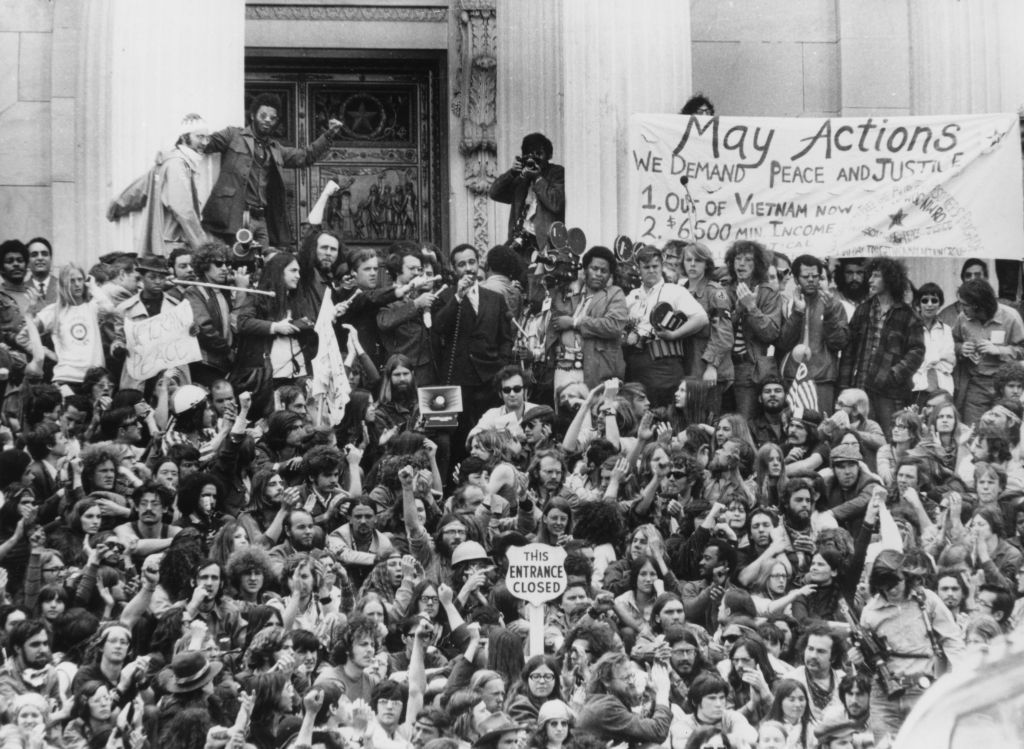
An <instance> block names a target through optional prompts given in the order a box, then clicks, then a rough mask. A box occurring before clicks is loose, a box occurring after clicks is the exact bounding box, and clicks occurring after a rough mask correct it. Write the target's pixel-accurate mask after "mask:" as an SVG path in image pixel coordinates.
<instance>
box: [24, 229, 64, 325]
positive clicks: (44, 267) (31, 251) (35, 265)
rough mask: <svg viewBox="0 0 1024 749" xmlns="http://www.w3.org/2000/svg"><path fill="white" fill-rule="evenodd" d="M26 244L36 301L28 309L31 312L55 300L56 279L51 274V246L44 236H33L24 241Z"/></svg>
mask: <svg viewBox="0 0 1024 749" xmlns="http://www.w3.org/2000/svg"><path fill="white" fill-rule="evenodd" d="M25 244H26V245H27V246H28V270H29V275H30V280H31V284H32V288H33V289H34V290H35V292H36V301H35V303H34V304H33V306H32V309H31V310H30V311H31V312H32V313H33V314H35V313H36V312H38V311H39V310H41V309H42V308H43V307H45V306H46V305H48V304H53V303H54V302H56V301H57V279H56V278H55V277H54V275H53V272H52V271H53V247H52V246H51V245H50V241H49V240H48V239H46V238H44V237H34V238H32V239H30V240H28V242H26V243H25Z"/></svg>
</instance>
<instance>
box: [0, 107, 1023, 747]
mask: <svg viewBox="0 0 1024 749" xmlns="http://www.w3.org/2000/svg"><path fill="white" fill-rule="evenodd" d="M271 105H272V102H270V103H267V102H266V101H264V102H263V103H262V104H259V103H258V104H257V106H255V107H254V111H253V114H254V121H253V130H255V132H256V139H257V148H256V149H255V151H254V152H252V153H248V152H246V151H244V148H245V147H246V146H245V145H244V139H245V138H248V137H251V136H252V131H250V129H249V128H246V129H244V131H243V130H239V129H229V130H231V132H227V131H225V132H224V133H220V134H216V133H215V134H213V135H212V136H210V135H208V134H204V133H199V134H198V135H197V131H196V130H192V131H189V133H187V134H186V135H187V137H186V136H183V138H184V139H185V141H184V145H185V146H188V144H190V143H192V144H194V145H195V146H196V153H201V151H202V150H203V147H204V146H206V145H207V144H209V143H213V144H214V145H215V146H216V147H217V148H221V149H228V148H229V147H230V148H231V149H233V155H234V157H235V158H236V159H237V158H241V157H242V156H244V157H245V158H248V159H250V161H251V162H252V164H255V165H256V166H255V167H254V166H252V164H249V163H246V164H245V165H242V166H239V165H237V164H236V165H235V166H234V167H231V166H227V167H225V171H227V170H229V169H231V168H234V169H236V170H242V172H241V177H239V176H238V175H237V174H236V175H235V179H234V183H233V184H234V185H235V187H237V191H238V192H239V193H247V192H251V195H252V196H254V199H256V200H257V201H259V200H260V199H261V196H262V200H264V201H266V200H267V199H268V198H267V197H266V194H269V192H270V191H271V188H272V187H273V185H274V184H275V179H276V177H275V175H276V174H277V173H276V171H275V170H273V169H270V171H271V179H269V181H268V180H267V179H266V178H265V177H266V175H265V174H264V178H262V179H260V178H257V179H249V178H248V177H249V176H250V175H251V174H254V173H255V174H259V171H260V168H259V164H260V163H263V164H273V163H276V162H275V161H274V160H275V159H280V160H281V164H282V165H285V166H299V165H301V164H302V163H305V162H304V161H303V159H304V158H306V157H305V156H303V155H302V154H296V153H292V152H291V151H287V152H284V153H283V154H282V153H278V152H276V151H275V150H274V149H275V148H278V149H279V148H280V147H279V146H277V145H276V144H275V143H274V142H272V141H270V142H265V144H264V145H262V146H260V145H258V144H259V142H260V125H259V121H258V119H257V118H256V117H255V115H256V114H258V113H260V112H261V111H262V110H266V109H270V110H273V107H272V106H271ZM272 113H273V112H272ZM194 124H195V122H194V121H193V122H192V125H194ZM268 133H269V130H267V131H266V132H263V136H262V137H263V138H266V137H267V134H268ZM200 136H201V137H200ZM535 136H537V134H534V135H533V136H528V138H527V140H526V141H524V144H523V156H522V157H521V158H519V159H517V162H516V165H515V166H514V167H513V168H512V169H511V170H510V171H509V172H508V173H506V174H505V175H502V176H501V177H499V179H498V181H497V182H496V183H495V185H496V186H497V189H495V190H494V191H492V196H493V197H494V198H495V199H496V200H505V201H506V202H510V203H512V205H513V212H512V218H511V219H510V225H509V242H508V243H506V244H501V245H497V246H495V247H492V248H490V249H489V250H488V251H486V252H484V251H481V250H480V249H479V248H476V247H474V246H472V245H467V244H462V245H457V246H455V247H453V248H451V249H450V250H448V249H447V248H440V247H437V246H434V245H429V244H422V243H415V242H412V241H406V240H403V241H398V242H394V243H392V244H390V245H389V246H387V247H384V248H383V249H375V248H366V247H362V246H356V244H355V243H353V246H351V247H347V246H346V244H345V241H346V239H348V240H349V241H351V240H352V238H345V237H340V236H338V235H336V234H335V233H333V232H331V231H329V230H327V229H326V228H324V227H322V226H320V225H317V224H316V223H315V222H311V225H309V226H307V227H303V229H304V230H303V231H302V232H300V234H301V238H300V240H299V242H298V244H297V251H296V252H295V253H294V254H293V253H292V252H291V251H289V247H290V246H289V245H288V244H287V241H288V240H287V238H285V237H284V235H285V234H286V232H284V231H283V230H282V227H281V226H280V225H277V226H275V224H274V223H273V221H270V223H269V225H263V226H262V227H257V231H256V232H255V233H257V234H260V235H261V239H262V241H263V242H264V243H268V244H267V245H265V246H264V247H263V249H262V252H259V253H257V252H256V251H255V246H244V243H236V242H233V241H230V240H232V239H233V237H232V234H233V232H234V231H235V230H236V228H237V227H236V226H235V225H234V224H232V222H235V223H237V222H238V221H241V222H243V223H244V222H250V221H257V222H258V221H259V219H260V218H261V217H262V216H264V215H266V216H268V220H269V219H270V218H271V217H272V216H273V214H274V211H273V210H272V207H271V208H268V207H267V204H266V202H263V203H257V204H247V203H245V202H242V203H241V204H240V205H235V206H233V207H232V206H230V205H228V203H229V202H230V201H227V200H225V201H223V202H222V204H221V206H220V208H218V210H219V211H220V213H219V214H218V216H219V218H218V221H219V223H218V224H217V225H216V226H213V225H211V223H210V222H209V221H203V222H200V220H199V219H198V213H197V214H196V221H195V222H193V224H192V230H193V231H192V234H194V235H196V236H198V237H200V240H201V241H200V240H197V242H196V244H195V245H193V244H190V243H189V242H187V241H178V242H177V243H173V242H172V243H171V244H169V245H168V246H167V247H166V249H167V252H166V254H155V255H154V254H143V255H141V256H135V255H134V254H131V253H114V254H111V255H106V256H104V257H103V258H101V259H100V262H98V263H97V264H95V265H94V266H93V267H91V268H88V269H86V268H82V267H79V266H78V265H76V264H75V263H74V262H66V259H62V258H61V257H60V255H61V251H60V248H59V247H58V248H53V247H51V245H50V243H49V242H48V241H47V240H46V239H43V238H38V237H37V238H35V239H32V240H29V241H27V242H22V241H19V240H8V241H6V242H4V243H3V244H2V245H0V277H2V283H0V330H2V332H3V335H2V339H0V388H2V391H3V397H4V399H3V409H2V418H3V428H2V429H0V446H2V451H0V491H2V495H3V503H2V505H0V581H2V582H0V593H2V595H3V602H2V603H3V605H2V606H0V641H2V646H3V658H4V662H3V665H2V666H0V715H2V716H3V718H4V720H5V724H4V725H3V726H2V727H0V746H2V747H32V748H33V749H36V748H40V747H66V748H67V749H79V748H84V747H107V748H108V749H140V748H141V747H157V746H159V747H161V748H162V749H177V748H178V747H181V748H183V749H184V748H189V749H193V748H198V747H209V748H210V749H214V748H217V747H225V746H228V747H243V746H253V747H257V749H270V748H271V747H295V748H299V747H313V746H323V747H341V748H343V749H356V748H357V747H366V748H367V749H369V748H372V749H409V748H410V747H413V748H415V749H425V748H426V749H465V748H468V747H473V749H514V748H515V747H519V748H520V749H525V747H528V746H529V747H536V749H563V747H564V748H565V749H593V748H596V747H610V746H622V745H628V746H629V747H642V746H644V747H650V746H659V745H660V746H662V747H666V748H667V749H698V748H699V749H732V748H735V749H752V748H754V747H758V748H759V749H780V748H786V749H813V748H815V747H820V748H821V749H847V748H850V747H853V746H855V745H856V746H858V747H867V746H875V745H876V742H877V745H878V746H881V745H883V744H884V743H885V742H887V741H890V740H891V738H892V737H893V736H894V735H895V734H896V733H897V732H898V730H899V728H900V726H901V724H902V722H903V721H904V720H905V718H906V716H907V715H908V713H909V711H910V710H911V708H912V707H913V705H914V704H915V702H916V701H917V699H918V698H919V697H920V696H921V694H923V693H924V691H925V690H927V689H928V688H929V687H930V685H931V684H932V683H933V682H934V681H935V680H936V679H937V678H939V677H940V676H942V675H943V674H944V673H945V672H946V671H948V670H950V669H953V670H955V669H957V668H960V667H961V664H962V663H964V662H965V660H966V659H965V655H966V654H968V653H969V652H970V651H971V650H972V649H984V648H985V647H986V646H987V643H988V642H989V641H991V640H992V639H993V638H996V637H998V636H999V635H1001V634H1004V633H1007V632H1009V631H1010V630H1011V629H1012V628H1014V627H1015V626H1017V625H1018V624H1019V622H1020V620H1021V619H1022V618H1024V597H1022V596H1024V553H1022V550H1024V464H1022V453H1021V446H1020V445H1021V434H1022V413H1024V400H1022V399H1024V323H1022V321H1021V316H1020V313H1019V311H1017V310H1016V309H1014V307H1013V305H1012V303H1008V302H1003V301H1000V300H999V299H997V296H996V293H995V291H994V290H993V287H992V286H991V284H990V282H989V270H990V268H989V264H988V262H986V261H984V260H978V259H972V260H968V261H967V262H965V263H964V264H963V272H962V276H961V279H960V284H959V286H958V289H957V293H956V298H955V299H949V300H947V299H946V298H945V297H944V293H943V290H942V287H941V286H940V285H939V284H937V283H935V282H934V281H935V280H936V279H911V278H908V275H907V271H906V268H905V266H904V264H903V263H902V262H901V261H899V260H897V259H892V258H887V257H877V258H870V259H857V258H845V259H843V260H841V261H839V262H838V263H836V264H832V263H829V262H827V261H824V260H822V259H820V258H817V257H815V256H812V255H801V256H799V257H796V258H793V259H790V258H788V257H786V256H785V255H783V254H780V253H772V252H770V251H769V250H768V249H766V248H765V247H764V246H763V245H761V244H759V243H757V242H751V241H740V242H736V243H734V244H732V245H731V246H730V247H728V248H727V252H726V253H725V255H724V264H723V265H719V264H717V263H716V258H715V255H714V254H713V253H712V251H711V250H709V248H708V247H706V246H704V245H702V244H700V243H698V242H686V241H678V242H676V241H674V242H669V243H668V244H666V245H664V246H662V247H655V246H647V245H638V246H636V247H635V248H632V249H633V250H634V251H633V252H632V253H622V252H616V251H613V250H612V249H609V248H608V247H605V246H602V245H599V244H596V245H593V246H590V247H589V248H586V249H585V251H583V252H582V253H580V254H576V253H575V252H573V251H572V250H567V249H566V244H565V242H563V241H562V239H561V238H560V233H561V231H564V227H561V226H560V224H559V222H560V220H561V218H562V216H564V206H565V195H564V172H563V171H562V170H561V167H557V165H553V164H550V163H549V162H550V159H551V156H552V152H551V144H550V142H549V141H547V139H546V138H543V136H538V137H535ZM329 137H330V133H328V134H327V135H325V136H324V138H326V139H329ZM232 139H238V140H237V143H239V144H242V145H239V146H238V148H235V147H234V146H233V145H231V144H232V143H233V142H236V141H233V140H232ZM199 141H201V142H199ZM324 143H326V140H325V141H324ZM324 143H320V141H317V144H318V145H317V146H316V149H322V148H323V147H325V146H324ZM218 144H219V145H218ZM239 149H243V150H239ZM316 149H314V150H316ZM275 153H277V155H276V156H275ZM246 154H248V155H246ZM314 156H315V154H313V155H310V156H309V158H314ZM261 160H262V161H261ZM179 166H180V165H179ZM556 167H557V169H556ZM250 169H252V170H253V171H251V172H250V171H247V170H250ZM224 173H225V172H222V179H223V175H224ZM268 185H269V186H268ZM232 189H235V188H232ZM265 193H266V194H265ZM215 194H216V188H215ZM231 194H234V193H231ZM271 199H272V198H271ZM236 209H237V210H236ZM236 213H237V214H238V215H237V216H236V215H235V214H236ZM172 223H173V222H172ZM223 239H228V240H229V242H228V243H225V242H223V241H220V240H223ZM270 242H278V243H279V245H280V246H276V247H271V246H269V243H270ZM609 244H610V242H609ZM57 266H59V268H60V269H59V271H57V270H55V267H57ZM195 282H198V285H197V284H196V283H195ZM259 292H266V293H259ZM325 299H326V301H325ZM180 304H186V305H189V306H190V308H191V312H192V319H193V325H192V329H191V330H190V334H191V335H194V336H195V338H196V339H197V341H198V344H199V350H200V352H201V357H200V358H198V359H197V360H196V361H193V362H191V363H189V364H186V365H181V366H177V367H173V368H171V369H168V370H165V371H162V372H160V373H159V374H157V375H156V376H154V377H152V378H150V379H148V380H145V381H139V380H135V379H133V378H132V377H131V375H130V372H131V371H134V370H132V368H131V367H128V366H126V361H128V360H129V358H130V357H131V356H132V355H133V353H134V352H133V351H132V350H130V345H129V343H127V341H128V339H126V336H125V325H126V322H127V321H131V320H137V319H140V318H148V317H153V316H155V315H158V314H161V313H162V312H165V311H168V310H170V309H172V308H174V307H176V306H177V305H180ZM325 309H326V310H328V311H329V313H330V317H331V318H332V326H331V328H332V330H331V331H330V333H327V334H326V335H324V331H323V329H321V330H320V332H319V333H318V332H317V330H316V329H315V323H316V321H317V320H318V318H319V316H320V315H321V313H322V312H323V310H325ZM332 335H333V337H334V339H335V341H329V340H328V338H329V337H330V336H332ZM334 342H336V343H337V345H338V349H339V351H340V352H341V354H342V356H343V358H344V372H340V371H339V372H333V373H332V377H334V378H335V379H336V380H338V381H341V380H342V379H344V380H345V381H346V382H347V383H348V387H350V388H351V390H350V391H346V392H347V403H346V404H345V408H344V413H343V415H342V416H341V418H340V420H338V419H332V418H331V417H330V409H329V408H326V404H325V402H324V399H323V397H322V396H321V397H318V396H317V394H316V393H314V390H313V388H312V386H311V378H312V376H313V375H314V362H315V360H316V358H317V355H318V353H319V352H320V351H321V349H322V347H324V346H327V345H329V344H330V345H333V343H334ZM428 387H440V388H450V389H451V390H450V391H447V394H445V393H446V391H437V390H432V391H426V393H425V394H424V393H422V392H421V388H428ZM454 388H458V390H457V391H456V390H454ZM421 396H422V397H421ZM437 398H440V399H441V402H440V404H438V403H437V402H435V401H436V399H437ZM456 401H457V402H459V404H460V405H461V410H460V411H459V412H458V415H457V426H454V428H450V427H449V426H448V425H446V424H444V423H439V422H438V421H437V420H436V419H432V418H431V413H430V411H431V410H432V409H434V408H435V407H437V408H438V410H441V411H447V410H448V406H449V405H451V404H452V403H453V402H456ZM452 408H457V407H456V406H452ZM424 411H426V413H424ZM534 542H536V543H542V544H548V545H553V546H560V547H562V548H564V550H565V551H566V560H565V563H564V567H565V576H566V579H567V586H566V588H565V590H564V592H563V593H562V594H561V595H560V596H559V597H558V598H557V599H555V600H552V601H551V602H550V603H548V604H547V605H546V606H545V611H544V614H543V617H544V619H543V621H544V629H543V652H533V650H531V647H530V645H529V639H530V638H529V637H528V635H529V634H530V632H529V624H528V621H527V620H528V617H527V610H526V604H525V603H524V602H523V601H521V600H519V599H518V598H516V597H515V596H513V595H512V594H511V593H510V591H509V589H508V587H507V586H506V584H505V579H504V577H505V575H504V573H505V571H506V569H507V566H508V563H509V562H508V550H509V549H510V548H511V547H513V546H523V545H526V544H529V543H534Z"/></svg>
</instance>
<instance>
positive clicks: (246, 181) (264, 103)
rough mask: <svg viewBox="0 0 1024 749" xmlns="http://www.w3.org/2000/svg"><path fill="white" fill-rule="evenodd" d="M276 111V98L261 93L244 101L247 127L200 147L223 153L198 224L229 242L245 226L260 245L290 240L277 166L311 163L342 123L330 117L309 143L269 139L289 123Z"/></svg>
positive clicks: (220, 132)
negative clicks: (304, 145)
mask: <svg viewBox="0 0 1024 749" xmlns="http://www.w3.org/2000/svg"><path fill="white" fill-rule="evenodd" d="M281 113H282V109H281V100H280V99H279V98H278V97H277V96H275V95H273V94H266V93H263V94H260V95H258V96H256V97H255V98H254V99H253V100H252V104H251V105H250V106H249V112H248V114H249V123H250V124H249V127H246V128H240V127H227V128H224V129H223V130H218V131H217V132H215V133H213V134H211V135H210V139H209V142H208V143H207V144H206V149H205V151H204V152H205V153H208V154H213V153H219V154H223V156H222V157H221V158H222V160H221V165H220V176H219V177H218V178H217V184H215V185H214V186H213V190H212V191H211V192H210V198H209V200H207V201H206V205H205V206H203V228H204V229H206V230H207V231H208V232H210V233H211V234H214V235H216V236H219V237H221V238H222V239H224V240H225V241H228V242H233V241H234V240H235V232H236V231H238V230H239V229H241V228H243V227H245V228H248V229H250V230H252V233H253V240H254V241H255V242H257V243H259V244H261V245H263V246H264V247H266V246H267V245H268V244H270V245H274V246H276V247H282V246H285V245H290V244H291V243H292V236H291V231H290V230H289V228H288V216H287V209H286V206H285V199H286V195H285V186H284V176H283V175H282V173H281V170H282V169H303V168H305V167H308V166H312V165H313V164H314V163H316V162H317V161H318V160H319V159H320V157H322V156H323V155H324V153H326V151H327V149H328V148H329V147H330V145H331V140H332V139H333V138H334V136H335V135H336V134H337V133H338V131H340V130H341V128H342V123H341V122H340V121H339V120H335V119H331V120H330V121H329V122H328V123H327V132H325V133H324V134H323V135H321V136H320V137H319V138H317V139H316V140H314V141H313V142H312V143H310V144H309V148H292V147H289V146H285V145H282V144H281V143H279V142H278V141H277V140H275V139H274V136H275V135H280V134H281V133H282V129H283V130H284V131H285V132H286V131H287V129H288V125H287V123H285V124H284V125H283V128H282V127H281V126H282V123H281Z"/></svg>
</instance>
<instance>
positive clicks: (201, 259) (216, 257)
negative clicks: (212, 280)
mask: <svg viewBox="0 0 1024 749" xmlns="http://www.w3.org/2000/svg"><path fill="white" fill-rule="evenodd" d="M229 253H230V250H229V249H228V246H227V245H226V244H224V243H223V242H207V243H206V244H203V245H200V247H199V248H198V249H197V250H196V251H195V253H194V254H193V255H192V269H193V270H195V272H196V275H197V276H199V278H202V277H203V274H204V273H206V271H208V270H209V269H210V266H211V265H213V263H214V261H218V262H220V261H223V262H225V263H226V262H227V261H228V254H229Z"/></svg>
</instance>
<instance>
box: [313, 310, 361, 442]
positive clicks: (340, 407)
mask: <svg viewBox="0 0 1024 749" xmlns="http://www.w3.org/2000/svg"><path fill="white" fill-rule="evenodd" d="M313 330H314V331H316V334H317V337H318V338H319V339H320V340H319V347H318V349H317V352H316V356H315V357H313V377H312V379H311V380H310V383H309V389H310V393H311V394H312V395H313V397H314V398H317V399H319V400H321V401H322V402H323V403H324V404H325V405H326V408H327V415H328V417H329V421H330V423H331V426H337V425H338V424H340V423H341V420H342V418H343V417H344V416H345V404H346V403H348V401H349V395H350V394H351V393H352V385H351V384H350V383H349V381H348V374H347V373H346V372H345V360H344V358H343V357H342V355H341V349H340V348H339V347H338V339H337V338H336V337H335V335H334V305H333V304H332V303H331V293H330V291H329V290H328V291H327V293H325V294H324V300H323V303H322V304H321V305H320V313H319V314H318V315H317V316H316V325H315V326H314V328H313Z"/></svg>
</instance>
